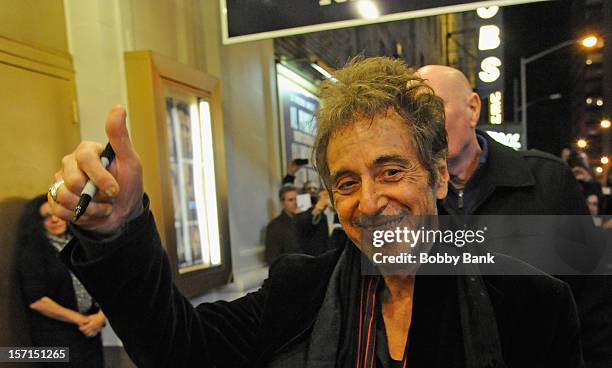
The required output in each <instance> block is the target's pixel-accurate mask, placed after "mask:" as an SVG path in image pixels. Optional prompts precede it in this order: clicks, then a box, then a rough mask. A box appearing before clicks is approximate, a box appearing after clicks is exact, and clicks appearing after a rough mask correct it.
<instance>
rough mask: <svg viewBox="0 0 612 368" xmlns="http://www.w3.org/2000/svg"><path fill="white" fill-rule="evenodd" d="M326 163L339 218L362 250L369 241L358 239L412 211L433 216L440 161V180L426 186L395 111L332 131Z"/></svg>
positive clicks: (404, 219) (406, 218)
mask: <svg viewBox="0 0 612 368" xmlns="http://www.w3.org/2000/svg"><path fill="white" fill-rule="evenodd" d="M327 163H328V166H329V170H330V174H331V182H332V192H333V196H334V201H335V208H336V211H337V213H338V217H339V218H340V223H341V224H342V227H343V228H344V230H345V231H346V234H347V235H348V236H349V238H350V239H351V240H352V241H353V242H354V243H355V244H357V246H358V247H359V248H360V249H361V250H362V252H364V253H366V254H371V251H372V245H371V244H368V245H365V246H364V245H362V244H361V243H362V239H364V238H367V234H368V233H372V232H373V231H375V230H377V229H388V228H395V227H397V226H405V225H408V224H409V223H410V222H411V219H413V218H414V217H415V216H419V215H435V214H437V210H436V198H437V199H442V198H444V197H445V196H446V192H447V184H446V183H447V181H448V172H447V170H446V162H442V163H441V164H440V165H441V166H440V173H441V175H440V180H441V182H440V183H441V185H436V188H435V189H432V188H431V187H430V186H429V183H428V179H429V173H428V172H427V171H426V170H425V168H424V167H423V166H422V165H421V163H420V161H419V160H418V157H417V155H416V151H415V148H414V146H413V144H412V141H411V133H410V131H409V129H408V127H407V126H406V123H405V122H404V121H403V120H402V118H401V117H400V116H399V115H397V113H395V112H391V111H390V112H388V113H387V114H386V115H384V114H379V115H377V116H376V117H375V118H374V119H373V120H372V121H370V120H357V121H355V122H354V123H352V124H351V125H350V126H349V127H347V128H345V129H343V130H342V131H339V132H337V133H336V134H335V135H334V136H332V138H331V140H330V142H329V146H328V148H327Z"/></svg>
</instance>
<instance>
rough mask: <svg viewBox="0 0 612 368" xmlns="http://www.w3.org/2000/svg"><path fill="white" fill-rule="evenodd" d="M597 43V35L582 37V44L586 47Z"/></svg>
mask: <svg viewBox="0 0 612 368" xmlns="http://www.w3.org/2000/svg"><path fill="white" fill-rule="evenodd" d="M595 45H597V37H595V36H588V37H585V38H583V39H582V46H584V47H593V46H595Z"/></svg>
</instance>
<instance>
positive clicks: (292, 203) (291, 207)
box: [281, 190, 298, 215]
mask: <svg viewBox="0 0 612 368" xmlns="http://www.w3.org/2000/svg"><path fill="white" fill-rule="evenodd" d="M281 207H283V209H284V210H285V211H287V212H289V213H290V214H293V215H295V214H296V213H298V206H297V192H296V191H295V190H292V191H290V192H287V193H285V194H284V195H283V199H281Z"/></svg>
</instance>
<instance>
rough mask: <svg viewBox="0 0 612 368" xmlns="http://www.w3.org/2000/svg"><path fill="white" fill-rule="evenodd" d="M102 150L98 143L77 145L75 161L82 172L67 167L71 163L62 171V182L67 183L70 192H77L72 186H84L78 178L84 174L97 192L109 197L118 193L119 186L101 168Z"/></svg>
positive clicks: (108, 173)
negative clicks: (76, 184)
mask: <svg viewBox="0 0 612 368" xmlns="http://www.w3.org/2000/svg"><path fill="white" fill-rule="evenodd" d="M102 150H103V147H102V145H101V144H99V143H94V142H83V143H81V144H80V145H79V147H78V148H77V150H76V151H75V159H76V165H77V166H78V169H80V171H82V172H81V173H79V170H77V169H75V168H74V167H71V166H68V165H72V164H73V163H72V162H69V163H67V164H65V166H68V167H67V168H66V169H65V170H64V174H65V175H66V176H65V177H64V180H65V181H67V182H68V183H69V184H68V187H69V188H70V190H71V191H73V192H74V191H75V190H78V188H76V187H73V186H72V185H74V184H75V183H79V184H81V183H82V184H83V185H84V183H83V178H82V177H81V176H80V175H83V172H84V174H85V176H86V177H87V178H89V179H91V180H92V181H93V183H94V185H95V186H96V187H97V188H98V190H101V191H103V192H104V193H106V194H107V195H108V196H109V197H110V196H113V195H114V194H116V193H117V192H119V184H118V183H117V181H116V180H115V178H114V177H113V176H112V175H111V173H110V172H108V170H107V169H106V168H104V166H102V163H101V161H100V153H101V152H102ZM85 182H86V181H85Z"/></svg>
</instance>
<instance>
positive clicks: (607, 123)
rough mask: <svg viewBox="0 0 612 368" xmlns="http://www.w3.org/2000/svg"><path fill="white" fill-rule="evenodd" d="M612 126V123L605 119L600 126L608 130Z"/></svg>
mask: <svg viewBox="0 0 612 368" xmlns="http://www.w3.org/2000/svg"><path fill="white" fill-rule="evenodd" d="M610 125H612V124H611V123H610V120H608V119H603V120H602V121H600V122H599V126H601V127H602V128H604V129H608V128H609V127H610Z"/></svg>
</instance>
